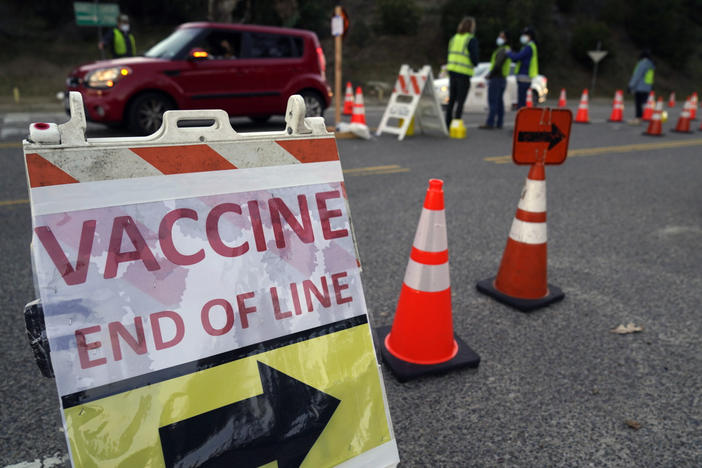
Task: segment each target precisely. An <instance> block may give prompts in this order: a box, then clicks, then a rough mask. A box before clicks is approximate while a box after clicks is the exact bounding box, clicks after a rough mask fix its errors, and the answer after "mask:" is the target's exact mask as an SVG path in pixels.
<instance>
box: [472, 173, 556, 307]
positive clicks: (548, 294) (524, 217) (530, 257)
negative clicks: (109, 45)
mask: <svg viewBox="0 0 702 468" xmlns="http://www.w3.org/2000/svg"><path fill="white" fill-rule="evenodd" d="M546 245H547V230H546V171H545V170H544V164H543V162H541V161H538V162H536V163H535V164H533V165H532V166H531V169H530V170H529V175H528V176H527V179H526V184H525V185H524V189H523V190H522V196H521V198H520V199H519V205H518V206H517V213H516V214H515V216H514V220H513V221H512V228H511V229H510V231H509V237H508V238H507V246H506V247H505V250H504V253H503V255H502V261H501V262H500V268H499V270H498V273H497V276H496V277H494V278H488V279H486V280H483V281H480V282H478V284H477V288H478V291H480V292H482V293H484V294H487V295H489V296H491V297H493V298H495V299H497V300H498V301H500V302H502V303H504V304H507V305H510V306H512V307H515V308H517V309H519V310H521V311H522V312H529V311H531V310H534V309H537V308H540V307H544V306H547V305H549V304H552V303H554V302H556V301H560V300H561V299H563V297H564V296H565V295H564V294H563V292H562V291H561V289H560V288H558V287H557V286H554V285H552V284H549V283H548V282H547V248H546Z"/></svg>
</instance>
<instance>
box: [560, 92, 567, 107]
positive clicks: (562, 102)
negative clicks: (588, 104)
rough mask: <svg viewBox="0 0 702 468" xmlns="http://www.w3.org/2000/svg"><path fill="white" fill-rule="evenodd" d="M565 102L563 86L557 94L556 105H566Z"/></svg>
mask: <svg viewBox="0 0 702 468" xmlns="http://www.w3.org/2000/svg"><path fill="white" fill-rule="evenodd" d="M566 105H567V102H566V90H565V88H561V95H560V96H558V107H560V108H564V107H566Z"/></svg>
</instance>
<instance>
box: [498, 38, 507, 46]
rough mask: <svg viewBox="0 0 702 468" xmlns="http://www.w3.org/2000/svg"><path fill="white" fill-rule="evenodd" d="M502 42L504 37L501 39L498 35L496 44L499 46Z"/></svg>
mask: <svg viewBox="0 0 702 468" xmlns="http://www.w3.org/2000/svg"><path fill="white" fill-rule="evenodd" d="M504 43H505V40H504V39H502V38H501V37H498V38H497V45H498V46H501V45H502V44H504Z"/></svg>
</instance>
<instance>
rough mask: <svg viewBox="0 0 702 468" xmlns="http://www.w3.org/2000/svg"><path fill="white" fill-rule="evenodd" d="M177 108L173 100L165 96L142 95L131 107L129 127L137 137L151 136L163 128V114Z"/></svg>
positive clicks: (155, 94) (128, 118) (159, 94)
mask: <svg viewBox="0 0 702 468" xmlns="http://www.w3.org/2000/svg"><path fill="white" fill-rule="evenodd" d="M175 108H176V106H175V104H174V103H173V100H172V99H171V98H169V97H168V96H166V95H164V94H161V93H151V92H150V93H144V94H140V95H139V96H137V97H136V98H135V99H134V101H132V103H131V104H130V106H129V112H128V114H127V126H128V127H129V129H130V130H131V131H132V132H134V133H136V134H137V135H151V134H152V133H154V132H155V131H156V130H158V129H159V128H160V127H161V122H162V121H163V113H164V112H166V111H167V110H171V109H175Z"/></svg>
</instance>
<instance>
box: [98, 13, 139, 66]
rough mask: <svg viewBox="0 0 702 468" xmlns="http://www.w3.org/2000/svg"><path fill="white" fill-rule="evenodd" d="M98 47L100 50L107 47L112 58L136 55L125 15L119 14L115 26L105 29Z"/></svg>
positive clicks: (134, 42) (132, 36) (127, 18)
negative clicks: (105, 32)
mask: <svg viewBox="0 0 702 468" xmlns="http://www.w3.org/2000/svg"><path fill="white" fill-rule="evenodd" d="M98 47H99V48H100V50H105V49H107V50H108V51H109V52H110V54H111V55H112V58H122V57H133V56H134V55H136V41H135V40H134V35H133V34H132V33H131V28H130V26H129V17H128V16H127V15H119V18H118V19H117V27H116V28H112V29H110V30H109V31H107V34H105V36H104V37H103V38H102V41H100V44H98Z"/></svg>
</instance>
